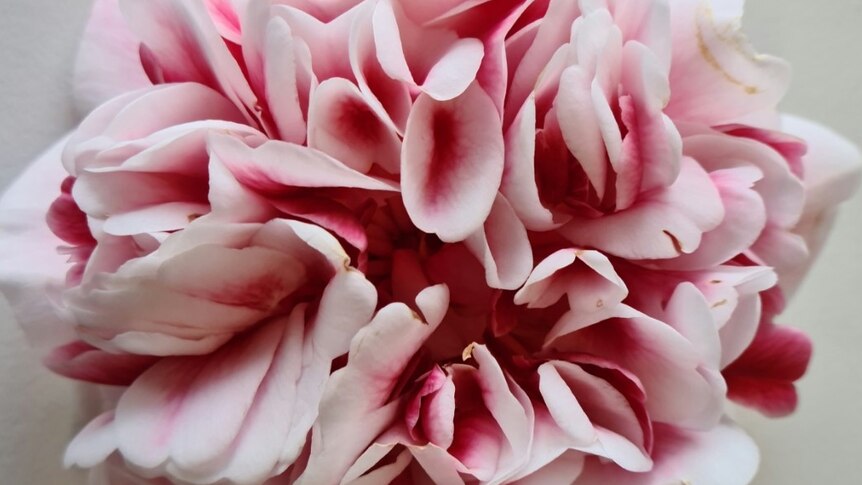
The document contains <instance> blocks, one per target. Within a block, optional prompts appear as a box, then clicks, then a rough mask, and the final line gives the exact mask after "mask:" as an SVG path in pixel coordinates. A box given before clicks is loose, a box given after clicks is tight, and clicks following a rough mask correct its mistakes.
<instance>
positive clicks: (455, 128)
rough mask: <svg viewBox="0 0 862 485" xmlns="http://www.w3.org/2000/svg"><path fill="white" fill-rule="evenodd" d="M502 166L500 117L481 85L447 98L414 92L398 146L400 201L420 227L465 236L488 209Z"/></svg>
mask: <svg viewBox="0 0 862 485" xmlns="http://www.w3.org/2000/svg"><path fill="white" fill-rule="evenodd" d="M503 166H504V143H503V133H502V127H501V122H500V118H499V116H498V114H497V110H496V108H495V107H494V104H493V101H491V99H490V98H489V97H488V95H487V94H485V92H484V91H483V90H482V88H480V87H479V86H477V85H475V84H474V85H472V86H471V87H470V88H468V89H467V91H466V92H464V94H463V95H461V96H460V97H458V98H455V99H454V100H452V101H448V102H437V101H434V100H433V99H432V98H430V97H428V96H420V97H419V99H418V100H417V101H416V104H415V105H414V107H413V111H412V112H411V114H410V119H409V120H408V122H407V132H406V134H405V136H404V147H403V150H402V152H401V174H402V176H401V184H402V193H403V197H404V205H405V207H406V208H407V212H408V213H409V214H410V218H411V219H412V220H413V222H414V224H416V226H417V227H419V229H422V230H423V231H425V232H429V233H435V234H437V235H438V236H439V237H440V238H441V239H442V240H444V241H449V242H456V241H462V240H464V239H466V238H467V237H468V236H469V235H470V234H471V233H473V232H474V231H476V230H477V229H479V228H480V227H481V226H482V224H483V223H484V222H485V219H486V218H487V217H488V214H490V212H491V207H492V206H493V204H494V200H495V197H496V196H497V191H498V189H499V187H500V181H501V180H502V176H503Z"/></svg>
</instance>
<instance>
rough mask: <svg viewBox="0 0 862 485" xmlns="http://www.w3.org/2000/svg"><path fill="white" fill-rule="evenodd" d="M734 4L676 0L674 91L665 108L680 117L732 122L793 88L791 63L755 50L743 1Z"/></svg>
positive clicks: (766, 106)
mask: <svg viewBox="0 0 862 485" xmlns="http://www.w3.org/2000/svg"><path fill="white" fill-rule="evenodd" d="M737 3H738V4H739V5H740V6H741V2H734V4H737ZM716 5H721V4H716ZM733 10H735V11H733V12H728V11H715V12H714V11H713V10H712V8H711V5H710V4H707V3H698V2H686V3H682V4H679V5H675V6H674V11H673V15H672V31H673V47H674V52H673V61H672V63H671V72H670V83H671V92H672V93H673V96H672V98H671V100H670V104H669V105H668V107H667V109H666V110H665V113H667V114H668V116H670V117H671V118H672V119H674V120H675V121H677V120H685V121H691V122H697V123H703V124H706V125H713V126H714V125H718V124H723V123H728V122H732V121H733V120H735V119H738V118H740V117H743V116H746V115H748V114H751V113H756V112H759V111H762V110H771V109H775V107H776V104H777V103H778V101H779V100H780V99H781V98H782V97H784V94H785V93H786V92H787V86H788V82H789V80H790V66H789V65H788V64H787V63H786V62H784V61H782V60H780V59H777V58H775V57H772V56H767V55H763V54H758V53H756V52H754V51H753V49H752V48H751V46H750V45H749V43H748V40H747V39H746V38H745V36H744V35H743V34H742V33H741V32H740V31H739V23H738V19H739V18H740V17H741V15H742V9H741V7H740V8H738V9H733Z"/></svg>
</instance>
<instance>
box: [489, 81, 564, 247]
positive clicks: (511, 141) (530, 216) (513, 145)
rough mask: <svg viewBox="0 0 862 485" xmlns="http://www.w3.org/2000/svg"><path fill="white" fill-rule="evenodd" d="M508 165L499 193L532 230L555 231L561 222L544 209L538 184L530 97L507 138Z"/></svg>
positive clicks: (534, 110)
mask: <svg viewBox="0 0 862 485" xmlns="http://www.w3.org/2000/svg"><path fill="white" fill-rule="evenodd" d="M505 145H506V158H505V160H506V163H505V170H504V171H503V180H502V183H501V185H500V192H501V193H502V194H503V195H505V196H506V199H507V200H508V201H509V203H510V204H511V205H512V209H514V210H515V212H516V213H517V214H518V217H520V219H521V220H522V221H523V222H524V225H525V226H526V227H527V229H529V230H532V231H547V230H550V229H555V228H556V227H557V226H559V224H560V222H562V221H560V222H557V221H556V218H555V214H553V213H552V212H551V211H550V210H548V209H547V208H545V207H544V205H543V204H542V201H541V199H540V198H539V191H538V187H537V184H536V167H535V163H536V102H535V99H533V98H532V97H530V98H527V100H526V101H525V102H524V106H523V107H522V108H521V111H520V112H519V113H518V115H517V116H516V117H515V119H514V121H513V122H512V124H511V126H510V127H509V130H508V132H507V133H506V139H505Z"/></svg>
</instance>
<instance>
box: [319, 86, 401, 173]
mask: <svg viewBox="0 0 862 485" xmlns="http://www.w3.org/2000/svg"><path fill="white" fill-rule="evenodd" d="M308 146H309V147H311V148H316V149H318V150H320V151H322V152H324V153H326V154H327V155H330V156H332V157H333V158H335V159H336V160H340V161H342V163H344V164H345V165H347V166H348V167H350V168H352V169H354V170H356V171H358V172H362V173H367V172H368V171H369V170H370V169H371V166H372V165H374V164H377V165H380V166H381V167H382V168H383V169H384V170H386V171H387V172H389V173H398V171H399V170H400V154H401V141H400V140H399V139H398V135H397V134H396V133H395V131H394V130H392V128H391V127H390V126H388V125H387V124H386V123H385V122H384V120H382V119H380V117H379V116H378V115H377V113H375V111H374V110H373V109H372V108H371V106H370V105H369V104H368V102H367V101H366V100H365V97H364V96H363V95H362V93H360V91H359V89H358V88H357V87H356V86H354V85H353V84H352V83H351V82H350V81H347V80H346V79H341V78H333V79H327V80H326V81H324V82H322V83H321V84H320V85H319V86H318V87H317V89H315V90H314V95H313V96H312V97H311V104H310V106H309V109H308Z"/></svg>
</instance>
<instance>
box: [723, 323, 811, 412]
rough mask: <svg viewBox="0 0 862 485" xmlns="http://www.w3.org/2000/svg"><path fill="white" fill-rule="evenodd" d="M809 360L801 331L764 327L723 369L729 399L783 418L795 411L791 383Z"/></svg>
mask: <svg viewBox="0 0 862 485" xmlns="http://www.w3.org/2000/svg"><path fill="white" fill-rule="evenodd" d="M810 360H811V340H809V338H808V337H807V336H806V335H805V334H803V333H802V332H800V331H798V330H795V329H792V328H788V327H784V326H780V325H774V324H771V323H768V324H765V325H764V326H763V327H762V328H761V330H760V331H759V332H758V334H757V337H755V339H754V341H753V342H752V343H751V345H750V346H749V348H748V349H747V350H746V351H745V352H744V353H743V354H742V356H740V357H739V358H738V359H737V360H736V361H734V362H733V363H732V364H730V365H729V366H728V367H727V368H726V369H724V371H723V374H724V376H725V378H726V379H727V384H728V395H729V397H730V398H731V399H733V400H735V401H737V402H739V403H741V404H744V405H746V406H750V407H753V408H755V409H757V410H758V411H760V412H762V413H763V414H766V415H767V416H785V415H787V414H790V413H792V412H793V411H794V410H795V409H796V405H797V395H796V387H795V386H794V382H795V381H797V380H799V379H801V378H802V376H803V375H805V371H806V370H807V369H808V363H809V361H810Z"/></svg>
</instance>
